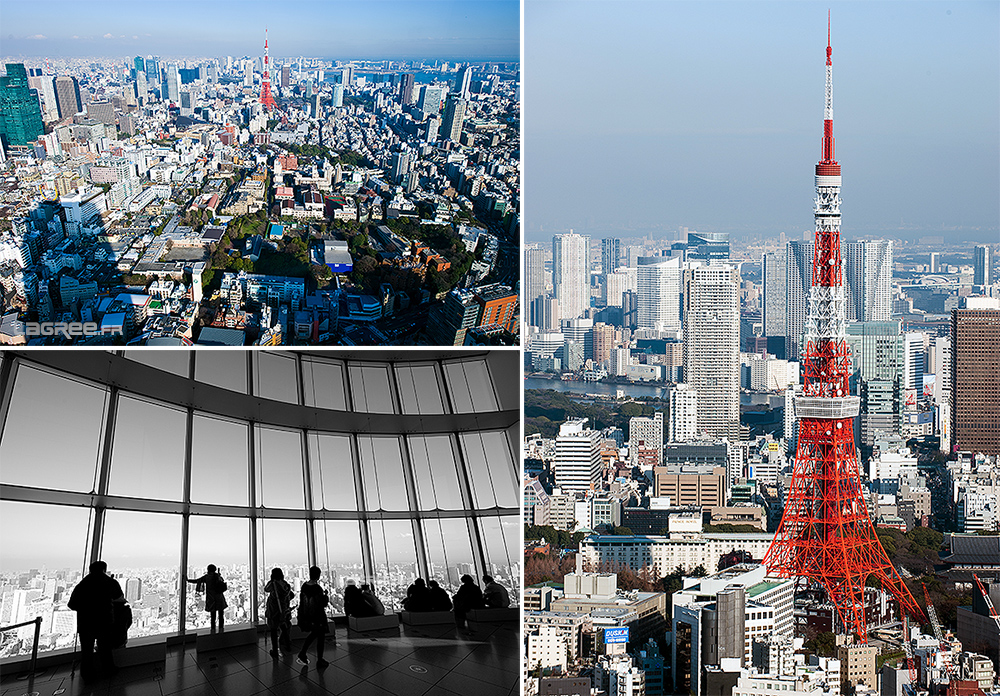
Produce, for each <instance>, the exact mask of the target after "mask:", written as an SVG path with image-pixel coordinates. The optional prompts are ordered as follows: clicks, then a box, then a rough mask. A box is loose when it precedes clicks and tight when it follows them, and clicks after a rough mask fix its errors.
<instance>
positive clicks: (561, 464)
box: [555, 418, 601, 493]
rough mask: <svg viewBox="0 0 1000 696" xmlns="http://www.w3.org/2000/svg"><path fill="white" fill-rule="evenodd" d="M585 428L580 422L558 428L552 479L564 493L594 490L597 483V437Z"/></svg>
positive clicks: (598, 462)
mask: <svg viewBox="0 0 1000 696" xmlns="http://www.w3.org/2000/svg"><path fill="white" fill-rule="evenodd" d="M586 425H587V419H586V418H581V419H577V420H570V421H566V422H565V423H563V424H562V425H561V426H559V436H558V437H557V438H556V459H555V477H556V485H557V486H558V487H559V488H560V489H562V491H563V492H565V493H569V492H573V491H589V490H593V489H596V488H597V486H598V484H599V483H600V480H601V433H600V431H598V430H590V429H588V428H587V427H586Z"/></svg>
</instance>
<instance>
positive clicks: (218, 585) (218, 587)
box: [215, 578, 229, 594]
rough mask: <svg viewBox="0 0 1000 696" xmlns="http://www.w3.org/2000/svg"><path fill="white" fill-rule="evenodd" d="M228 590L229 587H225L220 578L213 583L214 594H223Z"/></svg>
mask: <svg viewBox="0 0 1000 696" xmlns="http://www.w3.org/2000/svg"><path fill="white" fill-rule="evenodd" d="M228 589H229V585H227V584H226V581H225V580H223V579H222V578H219V579H218V580H216V581H215V592H216V593H217V594H222V593H223V592H225V591H226V590H228Z"/></svg>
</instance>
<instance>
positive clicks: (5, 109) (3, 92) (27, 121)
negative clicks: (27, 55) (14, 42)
mask: <svg viewBox="0 0 1000 696" xmlns="http://www.w3.org/2000/svg"><path fill="white" fill-rule="evenodd" d="M44 133H45V127H44V126H43V125H42V109H41V106H40V105H39V102H38V92H37V91H35V90H33V89H29V88H28V74H27V72H26V71H25V69H24V64H23V63H7V76H6V77H3V78H0V138H2V139H3V143H4V147H9V146H11V145H13V146H17V147H21V146H26V145H28V143H30V142H31V141H33V140H37V139H38V137H39V136H41V135H44Z"/></svg>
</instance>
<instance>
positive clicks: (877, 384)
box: [847, 321, 904, 455]
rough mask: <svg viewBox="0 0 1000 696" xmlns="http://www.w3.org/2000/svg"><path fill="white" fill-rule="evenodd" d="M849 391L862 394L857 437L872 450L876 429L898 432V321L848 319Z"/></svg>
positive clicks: (900, 381)
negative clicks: (849, 320)
mask: <svg viewBox="0 0 1000 696" xmlns="http://www.w3.org/2000/svg"><path fill="white" fill-rule="evenodd" d="M847 346H848V348H849V349H850V352H851V371H852V372H851V377H850V386H851V391H852V392H854V393H855V394H857V395H858V396H860V397H861V410H860V428H859V431H860V432H859V433H858V435H859V439H860V442H861V446H862V452H863V453H865V454H866V455H867V454H870V453H871V447H872V445H874V444H875V434H876V432H878V431H883V432H886V433H897V432H899V428H900V425H901V423H902V418H903V389H904V385H903V363H904V358H903V337H902V334H901V333H900V325H899V322H898V321H866V322H851V323H849V324H848V325H847Z"/></svg>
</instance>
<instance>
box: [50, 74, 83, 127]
mask: <svg viewBox="0 0 1000 696" xmlns="http://www.w3.org/2000/svg"><path fill="white" fill-rule="evenodd" d="M55 89H56V102H57V103H58V104H59V118H67V117H69V116H75V115H76V114H78V113H80V112H81V111H83V102H82V101H81V100H80V83H79V82H77V81H76V78H75V77H70V76H68V75H60V76H59V77H57V78H56V80H55Z"/></svg>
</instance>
